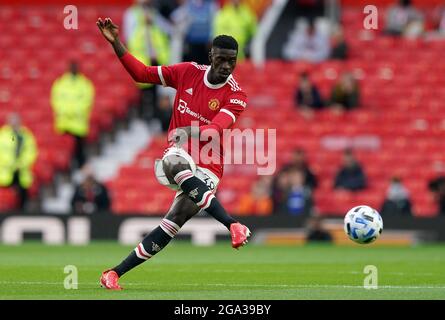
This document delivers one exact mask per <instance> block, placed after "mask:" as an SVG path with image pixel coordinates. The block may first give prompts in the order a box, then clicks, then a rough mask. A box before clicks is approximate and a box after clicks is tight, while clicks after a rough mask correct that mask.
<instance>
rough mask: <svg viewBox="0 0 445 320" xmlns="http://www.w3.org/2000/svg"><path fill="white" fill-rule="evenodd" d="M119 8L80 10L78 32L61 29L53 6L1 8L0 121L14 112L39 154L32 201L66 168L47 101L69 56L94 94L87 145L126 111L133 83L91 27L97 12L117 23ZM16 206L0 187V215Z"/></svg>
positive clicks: (67, 141) (68, 147) (63, 143)
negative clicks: (26, 127) (0, 212)
mask: <svg viewBox="0 0 445 320" xmlns="http://www.w3.org/2000/svg"><path fill="white" fill-rule="evenodd" d="M123 9H124V8H123V7H106V8H103V10H102V9H101V8H98V7H95V8H93V7H88V6H86V7H81V8H80V10H82V15H80V16H79V29H78V30H65V29H64V28H63V19H64V14H63V10H60V8H58V7H55V6H39V7H32V6H24V7H21V6H2V7H1V10H0V20H1V21H0V28H1V30H3V32H2V33H3V35H2V37H1V38H0V47H1V48H2V50H0V60H1V64H0V123H4V122H5V119H6V116H7V114H8V113H9V112H11V111H17V112H19V113H20V115H21V116H22V118H23V122H24V124H26V125H27V126H28V127H29V128H30V129H31V130H32V131H33V133H34V134H35V136H36V139H37V143H38V147H39V155H38V160H37V162H36V165H35V166H34V173H35V176H36V179H35V182H34V184H33V186H32V188H31V196H32V197H36V196H37V195H38V191H39V187H40V186H41V185H45V184H49V183H51V181H52V179H53V176H54V173H55V172H56V171H59V170H61V171H64V170H68V169H69V165H70V161H71V157H72V153H73V147H74V143H73V142H74V141H73V140H72V139H71V138H70V137H66V136H59V135H57V134H56V133H55V131H54V128H53V115H52V110H51V107H50V103H49V97H50V88H51V84H52V82H53V81H54V79H56V78H57V77H58V76H60V74H62V73H63V72H64V71H65V69H66V67H67V65H68V62H69V61H70V60H71V58H76V59H79V60H80V61H81V65H80V67H81V71H82V72H83V73H85V74H86V75H87V76H88V77H89V78H90V79H91V80H92V81H93V82H94V85H95V87H96V91H97V98H96V103H95V105H94V107H93V112H92V117H91V130H90V133H89V136H88V140H89V141H90V142H93V141H96V140H97V138H98V134H99V132H101V131H109V130H111V129H112V127H113V121H114V120H115V119H119V118H122V117H124V116H125V115H126V113H127V108H128V107H127V106H128V103H127V102H128V100H129V99H131V98H132V97H133V96H134V94H135V91H134V87H133V84H132V82H131V80H130V79H129V77H126V76H125V75H123V74H122V72H121V71H122V69H121V68H122V67H121V66H120V64H119V62H118V61H117V60H116V59H115V58H114V56H113V52H112V51H111V50H109V49H110V48H108V47H107V46H104V45H103V39H102V38H101V36H100V34H98V33H97V30H96V26H95V21H96V18H97V15H98V13H99V10H100V12H101V13H103V14H107V15H110V16H113V17H116V21H117V22H120V19H119V17H121V12H122V11H123ZM79 35H81V36H79ZM3 48H5V49H6V48H7V49H6V50H3ZM56 57H57V58H56ZM60 57H65V58H64V59H60ZM16 204H17V199H16V197H15V194H14V192H13V190H11V189H8V188H1V189H0V211H8V210H12V209H14V208H15V207H16Z"/></svg>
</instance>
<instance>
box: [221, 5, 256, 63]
mask: <svg viewBox="0 0 445 320" xmlns="http://www.w3.org/2000/svg"><path fill="white" fill-rule="evenodd" d="M256 29H257V17H256V15H255V13H254V12H253V11H252V10H251V9H250V7H249V6H248V5H246V4H244V3H243V2H242V1H241V0H229V1H227V2H226V3H225V4H224V6H223V7H222V8H221V9H220V10H219V11H218V12H217V13H216V16H215V20H214V25H213V35H215V36H216V35H219V34H226V35H229V36H232V37H234V38H235V39H236V41H237V42H238V46H239V51H238V60H242V59H243V58H244V57H245V55H246V53H247V54H248V53H249V52H247V51H248V49H249V48H248V44H249V43H250V41H251V40H252V38H253V37H254V35H255V33H256Z"/></svg>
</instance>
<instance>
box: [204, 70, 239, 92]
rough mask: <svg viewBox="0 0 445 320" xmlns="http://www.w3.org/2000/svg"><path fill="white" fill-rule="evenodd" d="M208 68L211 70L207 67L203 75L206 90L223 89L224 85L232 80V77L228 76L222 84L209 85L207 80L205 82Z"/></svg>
mask: <svg viewBox="0 0 445 320" xmlns="http://www.w3.org/2000/svg"><path fill="white" fill-rule="evenodd" d="M210 68H211V67H210V66H209V67H208V68H207V70H206V72H205V73H204V83H205V85H206V86H207V87H208V88H210V89H220V88H222V87H224V85H225V84H226V83H227V82H229V80H230V79H232V75H230V76H228V77H227V79H226V81H224V82H221V83H218V84H211V83H210V82H209V80H207V74H208V73H209V71H210Z"/></svg>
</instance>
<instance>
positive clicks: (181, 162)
mask: <svg viewBox="0 0 445 320" xmlns="http://www.w3.org/2000/svg"><path fill="white" fill-rule="evenodd" d="M162 166H163V169H164V173H165V175H166V177H167V178H168V179H169V180H170V182H173V181H174V177H175V176H176V175H177V174H178V173H179V172H181V171H184V170H191V167H190V164H189V163H188V161H187V160H186V159H184V158H183V157H181V156H178V155H169V156H167V157H165V158H164V159H163V161H162Z"/></svg>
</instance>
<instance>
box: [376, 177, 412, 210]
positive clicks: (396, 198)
mask: <svg viewBox="0 0 445 320" xmlns="http://www.w3.org/2000/svg"><path fill="white" fill-rule="evenodd" d="M380 213H381V214H382V215H384V216H390V215H400V216H412V214H413V213H412V209H411V200H410V196H409V191H408V190H407V189H406V188H405V186H404V185H403V184H402V181H401V180H400V178H399V177H393V178H392V179H391V183H390V185H389V188H388V191H387V193H386V199H385V201H384V202H383V205H382V208H381V209H380Z"/></svg>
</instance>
